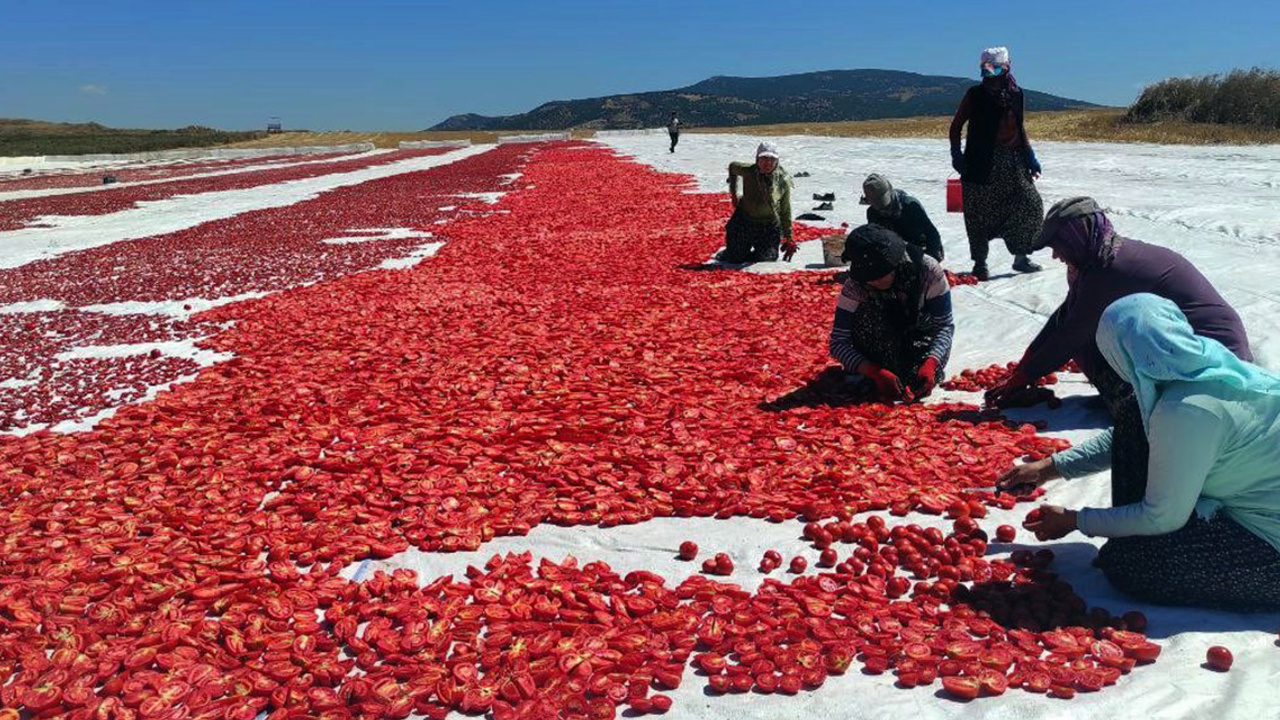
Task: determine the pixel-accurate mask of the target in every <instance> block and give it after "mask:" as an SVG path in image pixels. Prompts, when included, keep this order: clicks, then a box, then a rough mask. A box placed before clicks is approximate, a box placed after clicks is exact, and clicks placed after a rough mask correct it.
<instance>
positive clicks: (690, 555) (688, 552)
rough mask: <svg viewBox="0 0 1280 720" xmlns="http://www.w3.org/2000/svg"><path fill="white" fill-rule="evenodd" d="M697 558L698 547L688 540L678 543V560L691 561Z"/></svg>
mask: <svg viewBox="0 0 1280 720" xmlns="http://www.w3.org/2000/svg"><path fill="white" fill-rule="evenodd" d="M696 557H698V545H697V543H694V542H692V541H689V540H685V541H684V542H682V543H680V559H681V560H692V559H694V558H696Z"/></svg>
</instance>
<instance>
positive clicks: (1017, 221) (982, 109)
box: [951, 47, 1044, 280]
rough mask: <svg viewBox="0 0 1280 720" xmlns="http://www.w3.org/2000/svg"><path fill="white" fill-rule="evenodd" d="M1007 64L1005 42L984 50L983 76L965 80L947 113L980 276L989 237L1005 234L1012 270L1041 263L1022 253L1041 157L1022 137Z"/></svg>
mask: <svg viewBox="0 0 1280 720" xmlns="http://www.w3.org/2000/svg"><path fill="white" fill-rule="evenodd" d="M1009 69H1010V62H1009V50H1008V49H1007V48H1003V47H994V48H987V49H986V50H983V51H982V61H981V72H982V83H981V84H979V85H974V86H973V87H971V88H969V91H968V92H966V93H965V95H964V99H963V100H961V101H960V107H959V108H958V109H957V110H956V115H955V117H954V118H953V119H952V120H951V166H952V167H953V168H955V170H956V172H958V173H960V179H961V181H962V182H963V185H964V227H965V230H966V232H967V233H968V235H969V254H970V256H971V257H972V258H973V274H974V275H976V276H977V277H978V279H979V280H986V279H987V277H988V276H989V272H988V270H987V254H988V252H989V250H990V244H991V241H992V240H994V239H995V238H1003V239H1004V244H1005V247H1007V248H1008V249H1009V253H1010V254H1012V255H1013V256H1014V259H1013V269H1014V270H1017V271H1018V272H1037V271H1039V270H1040V266H1039V265H1037V264H1035V263H1034V262H1032V261H1031V259H1030V258H1029V257H1027V255H1028V254H1029V253H1030V252H1031V250H1032V245H1033V243H1034V242H1035V240H1036V237H1037V236H1038V235H1039V234H1040V226H1041V224H1042V222H1043V218H1044V202H1043V201H1042V200H1041V199H1040V193H1039V191H1037V190H1036V186H1035V182H1034V180H1035V179H1036V178H1038V177H1040V161H1039V160H1037V159H1036V154H1035V151H1034V150H1032V149H1031V142H1030V140H1028V139H1027V130H1026V127H1025V126H1024V110H1025V98H1024V96H1023V93H1022V88H1020V87H1018V83H1017V81H1016V80H1014V79H1013V75H1012V74H1011V73H1010V72H1009ZM966 124H967V125H968V126H969V127H968V131H967V135H966V137H965V143H964V150H963V151H961V149H960V133H961V130H962V129H963V128H964V126H965V125H966Z"/></svg>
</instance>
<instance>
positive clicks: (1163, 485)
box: [1053, 382, 1280, 550]
mask: <svg viewBox="0 0 1280 720" xmlns="http://www.w3.org/2000/svg"><path fill="white" fill-rule="evenodd" d="M1147 436H1148V438H1149V441H1150V445H1151V459H1150V462H1149V468H1148V474H1147V490H1146V495H1145V496H1144V497H1143V499H1142V502H1139V503H1134V504H1132V505H1124V506H1122V507H1116V508H1084V509H1083V510H1080V511H1079V513H1078V514H1077V517H1076V523H1077V526H1078V527H1079V529H1080V531H1081V532H1083V533H1084V534H1086V535H1095V536H1102V537H1128V536H1133V535H1163V534H1166V533H1170V532H1173V531H1174V530H1177V529H1179V528H1181V527H1182V526H1183V525H1185V524H1186V522H1187V520H1188V519H1190V517H1191V513H1192V512H1196V513H1197V514H1199V515H1200V516H1201V517H1204V518H1206V519H1207V518H1211V517H1212V516H1213V515H1214V513H1216V512H1218V511H1221V512H1224V513H1226V515H1227V517H1229V518H1230V519H1232V520H1234V521H1235V522H1237V523H1239V524H1240V525H1241V526H1242V527H1244V528H1245V529H1247V530H1249V531H1250V532H1252V533H1254V534H1255V535H1257V536H1258V537H1261V538H1262V539H1264V540H1266V541H1267V542H1269V543H1271V545H1272V546H1274V547H1276V549H1277V550H1280V396H1274V395H1261V394H1258V393H1246V392H1242V391H1239V390H1236V389H1234V388H1231V387H1229V386H1227V385H1225V384H1222V383H1217V382H1213V383H1209V382H1204V383H1193V382H1173V383H1169V385H1168V386H1167V387H1166V388H1165V390H1164V393H1163V395H1162V396H1161V398H1160V401H1159V402H1157V403H1156V406H1155V409H1154V410H1153V411H1152V414H1151V417H1150V418H1149V419H1148V421H1147ZM1111 443H1112V434H1111V432H1110V431H1107V432H1104V433H1102V434H1101V435H1098V436H1096V437H1094V438H1092V439H1091V440H1089V441H1087V442H1084V443H1081V444H1080V445H1077V446H1076V447H1074V448H1071V449H1070V450H1064V451H1062V452H1060V453H1057V454H1055V455H1054V456H1053V462H1054V465H1055V466H1056V467H1057V468H1058V471H1059V472H1061V473H1062V475H1063V476H1064V477H1066V478H1075V477H1080V476H1082V475H1087V474H1090V473H1093V472H1098V471H1101V470H1105V469H1106V468H1107V467H1109V466H1110V457H1111Z"/></svg>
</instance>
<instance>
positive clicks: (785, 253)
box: [782, 240, 797, 262]
mask: <svg viewBox="0 0 1280 720" xmlns="http://www.w3.org/2000/svg"><path fill="white" fill-rule="evenodd" d="M796 249H797V246H796V241H795V240H784V241H783V243H782V259H783V260H786V261H787V262H791V258H792V257H793V256H794V255H795V254H796Z"/></svg>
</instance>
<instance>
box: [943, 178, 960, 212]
mask: <svg viewBox="0 0 1280 720" xmlns="http://www.w3.org/2000/svg"><path fill="white" fill-rule="evenodd" d="M947 212H964V186H963V185H961V184H960V178H949V179H948V180H947Z"/></svg>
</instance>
